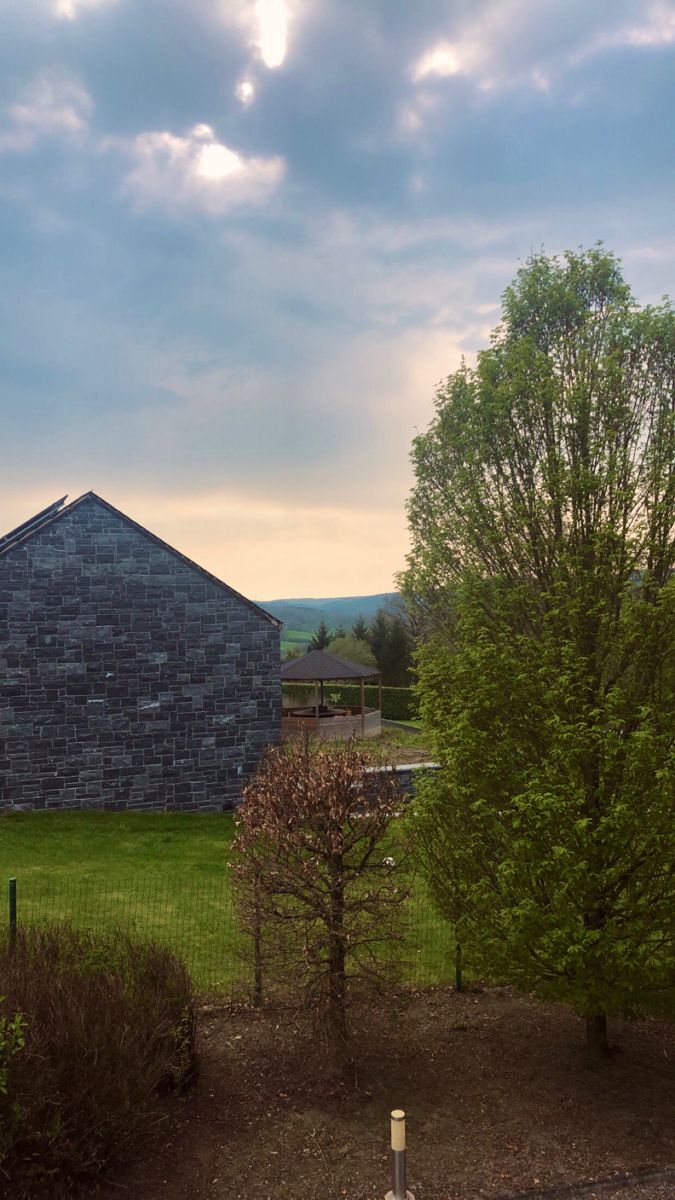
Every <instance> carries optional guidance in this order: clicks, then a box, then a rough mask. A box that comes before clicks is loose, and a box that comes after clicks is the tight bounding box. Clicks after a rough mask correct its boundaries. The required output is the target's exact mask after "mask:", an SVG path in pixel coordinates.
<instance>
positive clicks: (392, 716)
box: [283, 683, 419, 721]
mask: <svg viewBox="0 0 675 1200" xmlns="http://www.w3.org/2000/svg"><path fill="white" fill-rule="evenodd" d="M364 691H365V700H366V707H367V708H377V705H378V689H377V687H372V686H366V688H365V689H364ZM283 694H284V696H286V697H288V698H289V699H291V700H292V702H293V704H294V705H295V706H299V705H303V704H311V703H312V702H313V700H314V686H313V684H311V683H285V684H284V685H283ZM323 695H324V701H325V702H326V703H327V704H335V705H336V706H337V707H341V706H342V707H344V708H357V707H358V706H359V705H360V703H361V688H360V686H359V685H358V684H353V683H324V687H323ZM418 711H419V703H418V700H417V697H416V696H415V693H414V692H413V690H412V688H404V687H398V688H395V687H383V688H382V716H383V717H384V718H385V720H387V721H416V720H417V716H418Z"/></svg>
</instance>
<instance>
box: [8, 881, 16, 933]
mask: <svg viewBox="0 0 675 1200" xmlns="http://www.w3.org/2000/svg"><path fill="white" fill-rule="evenodd" d="M9 944H10V946H11V947H12V948H13V947H14V946H15V944H16V879H10V881H9Z"/></svg>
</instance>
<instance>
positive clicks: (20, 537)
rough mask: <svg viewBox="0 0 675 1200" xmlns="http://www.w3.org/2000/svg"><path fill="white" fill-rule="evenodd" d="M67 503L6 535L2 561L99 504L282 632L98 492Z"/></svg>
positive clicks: (0, 554) (276, 623)
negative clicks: (86, 507) (73, 515)
mask: <svg viewBox="0 0 675 1200" xmlns="http://www.w3.org/2000/svg"><path fill="white" fill-rule="evenodd" d="M66 499H67V496H63V497H62V498H61V499H60V500H57V501H55V503H54V504H50V505H48V507H47V508H43V509H42V511H41V512H39V513H36V515H35V516H34V517H31V518H30V519H29V520H28V521H24V522H23V524H22V525H17V527H16V529H12V530H10V532H9V533H6V534H5V536H4V537H2V538H0V558H3V557H4V555H6V554H9V552H10V551H11V550H14V549H16V547H17V546H23V545H24V544H25V543H26V542H28V541H30V540H31V538H34V537H35V536H36V534H38V533H41V532H42V530H43V529H46V528H47V527H48V526H50V525H54V524H55V523H56V522H57V521H60V520H61V519H62V517H65V516H67V515H68V514H69V513H71V512H73V510H74V509H76V508H78V507H79V506H80V505H81V504H84V503H85V501H91V502H93V503H94V504H99V505H100V506H101V508H105V509H106V510H107V511H108V512H110V513H113V515H114V516H116V517H118V518H119V519H120V521H123V522H124V523H125V525H130V526H131V528H132V529H135V530H136V531H137V532H138V533H140V534H142V535H143V537H146V538H149V540H150V541H151V542H154V543H155V545H156V546H160V547H161V548H162V549H163V550H166V551H168V553H169V554H173V556H174V558H178V559H180V560H181V562H184V563H185V564H186V566H188V567H191V568H192V570H193V571H198V572H199V574H200V575H203V576H204V578H205V579H208V580H209V582H210V583H215V584H216V586H217V587H219V588H221V589H222V591H224V592H226V593H227V595H228V596H233V597H235V599H237V600H240V601H241V602H242V604H245V605H246V606H247V607H248V608H251V609H253V611H254V612H256V613H258V615H259V616H261V617H264V619H265V620H267V621H269V622H270V624H271V625H274V626H275V627H276V628H277V629H281V626H282V625H283V621H279V620H278V619H277V618H276V617H273V616H272V614H271V613H268V612H267V611H266V609H264V608H261V607H260V605H259V604H255V603H254V601H253V600H249V599H248V597H247V596H242V594H241V592H237V591H236V590H235V588H232V587H230V585H229V584H227V583H223V581H222V579H218V577H217V575H212V574H211V572H210V571H207V570H206V568H205V567H200V566H199V563H196V562H193V560H192V559H191V558H188V557H187V555H186V554H181V552H180V550H176V549H175V548H174V547H173V546H170V545H169V543H168V542H165V541H163V540H162V538H160V537H158V536H157V534H156V533H151V532H150V530H149V529H146V528H145V527H144V526H143V525H139V524H138V521H134V520H132V518H131V517H128V516H127V515H126V513H123V512H121V511H120V509H119V508H115V506H114V505H113V504H109V503H108V501H107V500H103V499H102V498H101V496H97V495H96V492H85V493H84V495H82V496H78V498H77V500H72V501H71V503H70V504H65V501H66ZM64 504H65V507H64Z"/></svg>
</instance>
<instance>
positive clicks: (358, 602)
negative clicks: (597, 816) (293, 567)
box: [258, 592, 398, 633]
mask: <svg viewBox="0 0 675 1200" xmlns="http://www.w3.org/2000/svg"><path fill="white" fill-rule="evenodd" d="M397 596H398V592H377V593H376V595H374V596H330V597H323V598H319V599H316V598H311V597H310V598H297V599H293V600H259V601H258V603H259V604H260V605H261V607H262V608H264V609H266V610H267V612H269V613H271V614H272V616H273V617H277V618H278V619H279V620H280V621H283V623H284V625H285V626H286V628H287V629H300V630H306V631H307V633H313V632H314V630H315V629H316V627H317V625H319V624H320V622H321V621H325V622H326V625H327V626H328V628H329V629H335V628H336V626H337V625H343V626H344V628H345V630H348V629H349V627H350V626H351V625H353V623H354V621H355V620H356V619H357V617H358V616H362V617H363V618H364V620H365V621H370V619H371V617H374V616H375V613H376V612H377V610H378V608H380V607H381V606H382V605H383V604H386V603H387V602H388V601H390V600H395V599H396V598H397Z"/></svg>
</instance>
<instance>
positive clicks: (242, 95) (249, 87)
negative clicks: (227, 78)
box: [234, 79, 255, 108]
mask: <svg viewBox="0 0 675 1200" xmlns="http://www.w3.org/2000/svg"><path fill="white" fill-rule="evenodd" d="M234 94H235V96H236V97H237V100H239V101H241V103H242V104H243V105H244V107H245V108H246V107H247V106H248V105H249V104H252V103H253V101H254V100H255V85H254V84H253V83H251V80H250V79H240V80H239V83H238V84H237V86H236V88H235V89H234Z"/></svg>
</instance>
